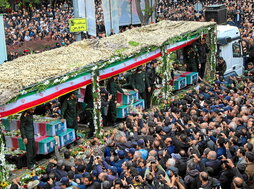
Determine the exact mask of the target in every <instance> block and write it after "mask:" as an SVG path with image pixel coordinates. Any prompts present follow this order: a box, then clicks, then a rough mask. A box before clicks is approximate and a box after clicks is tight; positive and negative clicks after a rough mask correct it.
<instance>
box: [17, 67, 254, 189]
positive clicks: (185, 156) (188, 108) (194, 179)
mask: <svg viewBox="0 0 254 189" xmlns="http://www.w3.org/2000/svg"><path fill="white" fill-rule="evenodd" d="M253 76H254V66H253V64H249V65H248V69H247V72H246V74H245V76H244V77H231V78H230V79H229V80H228V81H224V80H223V79H222V78H221V77H220V78H218V79H217V80H216V82H215V84H213V85H210V84H199V85H198V86H197V87H196V88H195V89H193V90H189V91H187V93H186V95H185V97H184V98H182V99H178V100H174V101H172V102H171V103H170V104H165V106H164V108H161V109H159V108H156V107H154V108H152V109H151V110H150V111H144V112H138V113H132V114H130V115H129V116H128V117H127V119H126V121H124V123H121V124H120V125H119V128H118V129H114V130H113V131H111V132H110V131H109V132H107V133H106V134H105V135H104V136H105V137H104V139H103V141H101V140H99V139H98V138H93V139H91V140H90V141H89V144H87V145H86V146H85V147H84V146H82V145H81V146H80V147H81V148H85V149H86V150H85V152H84V153H83V155H79V156H72V155H71V150H66V151H65V152H64V156H63V157H62V156H61V155H59V153H58V149H57V147H56V148H55V150H56V156H57V158H56V159H51V160H50V161H49V164H48V165H47V168H46V174H44V175H42V176H38V175H37V176H35V177H33V179H34V181H31V182H30V183H28V188H43V189H44V188H45V189H48V188H55V189H57V188H62V189H63V188H77V189H78V188H87V189H96V188H98V189H100V188H103V189H104V188H105V189H106V188H108V189H110V188H114V189H122V188H131V189H132V188H136V189H142V188H144V189H154V188H161V189H167V188H170V189H176V188H178V189H183V188H185V189H197V188H205V189H212V188H220V187H221V188H223V189H229V188H233V189H240V188H253V187H254V181H253V176H254V175H253V174H254V172H253V168H254V149H253V145H254V141H253V137H254V130H253V121H254V102H253V97H254V90H253V89H254V77H253ZM56 141H58V138H57V137H56ZM19 187H20V186H19V179H14V180H13V185H12V189H14V188H19Z"/></svg>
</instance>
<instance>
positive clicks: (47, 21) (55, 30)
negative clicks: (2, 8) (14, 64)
mask: <svg viewBox="0 0 254 189" xmlns="http://www.w3.org/2000/svg"><path fill="white" fill-rule="evenodd" d="M70 18H73V8H72V7H69V5H68V4H66V3H65V4H61V5H60V6H59V7H56V8H54V10H53V8H52V7H51V6H48V7H47V8H46V7H45V6H44V5H41V7H40V9H36V8H31V10H29V11H28V10H26V9H22V10H17V11H14V12H12V13H11V14H5V15H4V27H5V34H6V45H7V47H8V49H10V50H11V52H9V57H8V59H9V60H12V59H15V58H17V56H20V55H26V54H29V53H31V52H30V51H29V49H24V51H23V52H19V53H18V50H19V48H22V47H23V45H25V44H28V46H29V43H31V41H36V42H37V43H47V42H48V41H53V42H54V46H52V48H55V47H60V46H65V45H69V44H70V43H72V42H73V41H74V40H75V38H74V35H73V34H71V33H70V32H69V25H68V20H69V19H70ZM12 49H15V50H16V51H15V50H12Z"/></svg>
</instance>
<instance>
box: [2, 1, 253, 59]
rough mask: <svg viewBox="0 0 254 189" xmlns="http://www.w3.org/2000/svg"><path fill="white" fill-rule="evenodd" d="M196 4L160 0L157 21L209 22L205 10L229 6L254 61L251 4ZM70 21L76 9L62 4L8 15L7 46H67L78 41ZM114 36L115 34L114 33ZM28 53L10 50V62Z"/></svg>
mask: <svg viewBox="0 0 254 189" xmlns="http://www.w3.org/2000/svg"><path fill="white" fill-rule="evenodd" d="M67 2H68V1H67ZM195 3H196V1H182V0H174V1H173V0H172V1H171V0H160V1H159V3H158V6H157V9H156V13H157V14H156V17H157V18H156V19H157V21H159V20H162V19H167V20H186V21H210V20H206V19H205V11H204V8H205V6H207V5H211V4H216V3H217V4H221V3H224V4H225V5H226V6H227V20H228V22H227V23H228V24H231V25H234V26H237V27H239V28H240V30H241V36H242V39H243V42H242V43H243V47H244V56H245V60H246V63H247V61H248V59H249V58H251V59H252V60H251V61H253V57H254V52H253V51H254V47H253V45H254V41H253V36H254V32H253V22H254V14H253V12H254V11H253V9H254V7H253V3H252V2H251V1H248V0H244V1H241V2H235V1H223V0H221V1H201V3H202V4H203V10H202V11H198V12H197V11H195ZM95 5H96V9H95V10H96V24H97V37H98V38H102V37H105V36H106V31H105V26H104V17H103V9H102V3H101V1H100V0H96V1H95ZM70 18H73V8H72V6H71V5H70V4H67V3H62V4H60V5H59V7H56V8H54V9H53V8H52V7H51V6H47V8H46V7H45V6H44V5H42V6H41V7H40V9H36V8H32V9H31V10H30V11H27V10H25V9H23V10H18V11H14V12H12V13H11V14H6V15H5V16H4V25H5V32H6V43H7V45H8V46H9V47H17V46H19V47H21V46H22V45H23V44H24V43H27V41H32V40H36V41H37V40H43V39H46V40H50V41H54V42H55V45H54V46H52V48H55V47H60V46H65V45H68V44H70V43H72V42H74V41H75V38H74V36H73V35H72V34H71V33H70V32H69V29H68V19H70ZM132 27H134V26H133V25H130V26H125V27H121V28H120V31H121V32H123V31H126V30H128V29H131V28H132ZM112 34H114V32H113V31H112V33H111V35H112ZM83 37H87V36H86V35H84V36H83ZM90 37H92V36H90ZM29 53H31V52H30V51H28V53H27V52H22V53H17V50H16V49H15V50H14V49H12V48H10V52H9V60H12V59H14V58H17V57H18V56H20V55H26V54H29Z"/></svg>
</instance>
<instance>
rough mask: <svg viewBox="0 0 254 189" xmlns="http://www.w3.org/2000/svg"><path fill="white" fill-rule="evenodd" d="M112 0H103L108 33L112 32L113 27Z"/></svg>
mask: <svg viewBox="0 0 254 189" xmlns="http://www.w3.org/2000/svg"><path fill="white" fill-rule="evenodd" d="M110 1H111V0H102V9H103V15H104V25H105V29H106V34H107V35H109V34H110V30H111V28H112V18H111V13H110V12H111V6H110V4H111V2H110Z"/></svg>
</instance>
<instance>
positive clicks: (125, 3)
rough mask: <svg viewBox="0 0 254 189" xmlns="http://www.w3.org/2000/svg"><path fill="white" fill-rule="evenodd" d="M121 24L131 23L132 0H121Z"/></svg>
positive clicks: (119, 9)
mask: <svg viewBox="0 0 254 189" xmlns="http://www.w3.org/2000/svg"><path fill="white" fill-rule="evenodd" d="M118 11H119V13H118V14H119V25H120V26H127V25H130V24H131V0H119V3H118Z"/></svg>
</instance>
